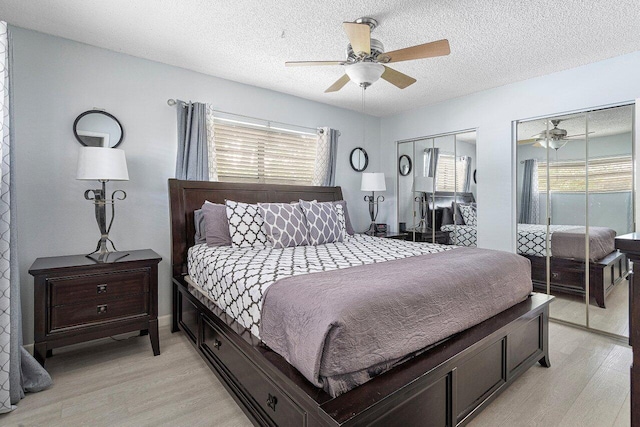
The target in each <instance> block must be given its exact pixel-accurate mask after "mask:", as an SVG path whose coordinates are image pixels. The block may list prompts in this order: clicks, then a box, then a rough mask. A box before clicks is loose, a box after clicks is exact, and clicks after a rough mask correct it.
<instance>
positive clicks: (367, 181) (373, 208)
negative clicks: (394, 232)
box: [360, 172, 387, 236]
mask: <svg viewBox="0 0 640 427" xmlns="http://www.w3.org/2000/svg"><path fill="white" fill-rule="evenodd" d="M360 190H361V191H371V195H370V196H364V201H365V202H369V216H370V217H371V225H370V226H369V229H368V230H367V231H365V234H369V235H372V236H373V235H375V234H376V231H377V228H376V218H377V217H378V203H380V202H384V197H383V196H378V197H377V198H376V197H375V192H376V191H386V190H387V187H386V186H385V184H384V174H383V173H382V172H373V173H369V172H363V174H362V183H361V185H360Z"/></svg>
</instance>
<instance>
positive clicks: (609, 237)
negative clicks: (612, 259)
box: [551, 227, 616, 261]
mask: <svg viewBox="0 0 640 427" xmlns="http://www.w3.org/2000/svg"><path fill="white" fill-rule="evenodd" d="M586 232H587V230H586V228H585V227H575V228H571V229H569V230H565V231H555V232H554V233H553V234H551V253H552V254H553V256H554V257H558V258H574V259H584V256H585V253H586V242H585V240H586V239H585V235H586ZM615 239H616V232H615V230H612V229H611V228H606V227H589V260H591V261H596V260H599V259H602V258H604V257H605V256H607V255H609V254H610V253H611V252H613V251H615Z"/></svg>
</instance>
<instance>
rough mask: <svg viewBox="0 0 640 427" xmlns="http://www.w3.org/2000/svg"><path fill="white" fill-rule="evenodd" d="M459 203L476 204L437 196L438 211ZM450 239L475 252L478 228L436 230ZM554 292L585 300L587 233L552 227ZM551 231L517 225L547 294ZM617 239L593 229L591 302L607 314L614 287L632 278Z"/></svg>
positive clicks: (463, 196) (522, 250) (465, 197)
mask: <svg viewBox="0 0 640 427" xmlns="http://www.w3.org/2000/svg"><path fill="white" fill-rule="evenodd" d="M454 201H457V202H458V203H461V204H468V203H471V202H474V201H475V200H474V198H473V195H472V194H471V193H458V194H454V193H440V192H437V193H435V206H436V209H443V208H444V207H448V208H450V207H451V205H452V203H453V202H454ZM436 226H437V227H438V226H439V228H440V230H442V231H445V232H447V233H448V234H449V244H452V245H460V246H470V247H475V246H476V244H477V232H476V226H474V225H466V224H456V225H454V224H445V225H441V224H436ZM548 232H549V234H550V248H549V252H550V289H551V291H552V292H561V293H568V294H573V295H580V296H584V295H585V293H586V291H585V289H586V287H585V267H586V263H585V261H584V260H585V253H586V245H585V227H581V226H575V225H550V226H549V231H548ZM546 237H547V226H546V225H539V224H518V241H517V252H518V253H519V254H521V255H523V256H525V257H527V258H528V259H529V260H530V261H531V277H532V279H533V286H534V288H535V289H536V290H538V291H541V292H546V291H547V279H546V276H547V265H546V264H547V260H546V254H547V248H546ZM615 237H616V233H615V231H614V230H612V229H610V228H606V227H589V299H590V300H591V302H592V303H595V304H596V305H598V306H599V307H601V308H606V297H607V295H609V293H610V292H611V291H612V290H613V289H614V286H615V285H617V284H618V283H620V282H622V281H623V280H624V279H625V278H626V277H627V275H628V273H629V263H628V261H627V258H626V256H625V255H624V254H622V253H620V252H618V251H617V250H616V249H615V247H614V240H615Z"/></svg>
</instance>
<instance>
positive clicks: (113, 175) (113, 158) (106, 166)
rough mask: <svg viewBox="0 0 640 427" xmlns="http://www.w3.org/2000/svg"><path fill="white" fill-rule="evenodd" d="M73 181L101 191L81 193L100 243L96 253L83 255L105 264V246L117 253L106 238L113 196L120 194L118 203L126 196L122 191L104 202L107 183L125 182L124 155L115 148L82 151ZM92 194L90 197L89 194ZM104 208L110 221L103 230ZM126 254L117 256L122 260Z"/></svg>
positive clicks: (113, 213)
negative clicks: (88, 204) (91, 184)
mask: <svg viewBox="0 0 640 427" xmlns="http://www.w3.org/2000/svg"><path fill="white" fill-rule="evenodd" d="M76 179H79V180H87V181H99V182H100V183H101V184H102V188H98V189H95V190H87V191H85V192H84V198H85V199H86V200H92V201H93V203H94V205H95V213H96V221H97V222H98V228H99V229H100V240H98V245H97V246H96V250H95V251H93V252H91V253H90V254H88V255H87V257H89V258H91V259H93V260H95V261H98V262H105V261H107V259H108V256H109V254H110V253H111V251H109V248H108V247H107V242H111V246H112V247H113V251H117V249H116V247H115V245H114V244H113V241H112V240H111V239H110V238H109V231H111V226H112V225H113V219H114V218H115V214H116V207H115V200H116V195H117V194H118V193H120V197H118V198H117V199H118V200H124V199H125V198H126V197H127V193H125V192H124V191H122V190H116V191H114V192H113V193H112V194H111V198H109V199H107V189H106V184H107V181H128V180H129V172H128V171H127V160H126V158H125V155H124V151H123V150H120V149H118V148H103V147H82V148H81V149H80V156H79V158H78V173H77V175H76ZM91 193H93V196H92V194H91ZM107 205H111V220H110V221H109V226H107ZM126 255H128V254H124V255H121V256H120V257H119V258H122V257H124V256H126Z"/></svg>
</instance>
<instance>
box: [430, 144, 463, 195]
mask: <svg viewBox="0 0 640 427" xmlns="http://www.w3.org/2000/svg"><path fill="white" fill-rule="evenodd" d="M456 163H457V165H456ZM456 166H457V167H456ZM466 178H467V163H466V162H464V161H462V160H460V158H458V161H457V162H456V159H455V156H454V155H453V154H446V153H440V155H438V166H437V167H436V191H450V192H454V191H458V192H462V191H464V183H465V180H466Z"/></svg>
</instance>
